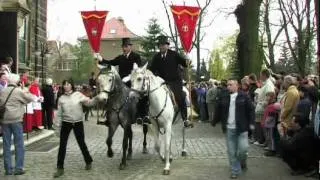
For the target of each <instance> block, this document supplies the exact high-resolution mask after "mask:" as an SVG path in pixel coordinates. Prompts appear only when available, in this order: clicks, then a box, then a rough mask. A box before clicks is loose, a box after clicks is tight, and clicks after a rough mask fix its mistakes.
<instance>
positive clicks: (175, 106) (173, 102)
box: [164, 85, 178, 110]
mask: <svg viewBox="0 0 320 180" xmlns="http://www.w3.org/2000/svg"><path fill="white" fill-rule="evenodd" d="M164 87H165V88H164V89H165V90H166V92H167V93H169V96H170V99H171V102H172V104H173V106H174V109H175V110H176V108H178V103H177V101H176V97H175V96H174V93H173V91H172V90H171V89H170V87H169V86H168V85H165V86H164Z"/></svg>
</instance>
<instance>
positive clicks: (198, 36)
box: [196, 13, 202, 82]
mask: <svg viewBox="0 0 320 180" xmlns="http://www.w3.org/2000/svg"><path fill="white" fill-rule="evenodd" d="M201 15H202V13H201ZM201 15H200V18H199V22H198V25H197V28H198V30H197V34H196V39H197V40H196V47H197V81H198V82H199V81H200V49H201V47H200V41H201V40H200V38H201V36H200V31H201V23H202V16H201Z"/></svg>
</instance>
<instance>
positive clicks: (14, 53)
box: [0, 0, 48, 77]
mask: <svg viewBox="0 0 320 180" xmlns="http://www.w3.org/2000/svg"><path fill="white" fill-rule="evenodd" d="M46 27H47V0H2V1H0V56H11V57H12V58H13V59H14V66H13V67H12V71H13V72H16V73H20V72H21V71H23V70H24V69H29V70H30V75H31V76H35V75H38V76H40V77H42V75H43V76H45V72H46V59H47V58H46V56H45V54H46V53H48V52H47V51H46V40H47V38H46V37H47V28H46ZM42 57H43V61H42ZM42 67H43V68H42ZM42 72H43V73H42Z"/></svg>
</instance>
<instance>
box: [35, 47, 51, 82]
mask: <svg viewBox="0 0 320 180" xmlns="http://www.w3.org/2000/svg"><path fill="white" fill-rule="evenodd" d="M36 55H37V56H38V57H41V83H42V85H43V84H44V82H45V81H44V80H45V74H44V69H43V68H44V58H48V57H49V56H50V54H49V50H48V44H47V43H46V42H41V43H40V51H36ZM36 66H37V64H36Z"/></svg>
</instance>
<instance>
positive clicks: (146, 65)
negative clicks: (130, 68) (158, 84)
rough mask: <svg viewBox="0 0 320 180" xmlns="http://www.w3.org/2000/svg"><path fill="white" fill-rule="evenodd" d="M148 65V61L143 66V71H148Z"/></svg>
mask: <svg viewBox="0 0 320 180" xmlns="http://www.w3.org/2000/svg"><path fill="white" fill-rule="evenodd" d="M147 67H148V62H147V63H146V64H145V65H144V66H143V67H142V70H143V71H146V70H147Z"/></svg>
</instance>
